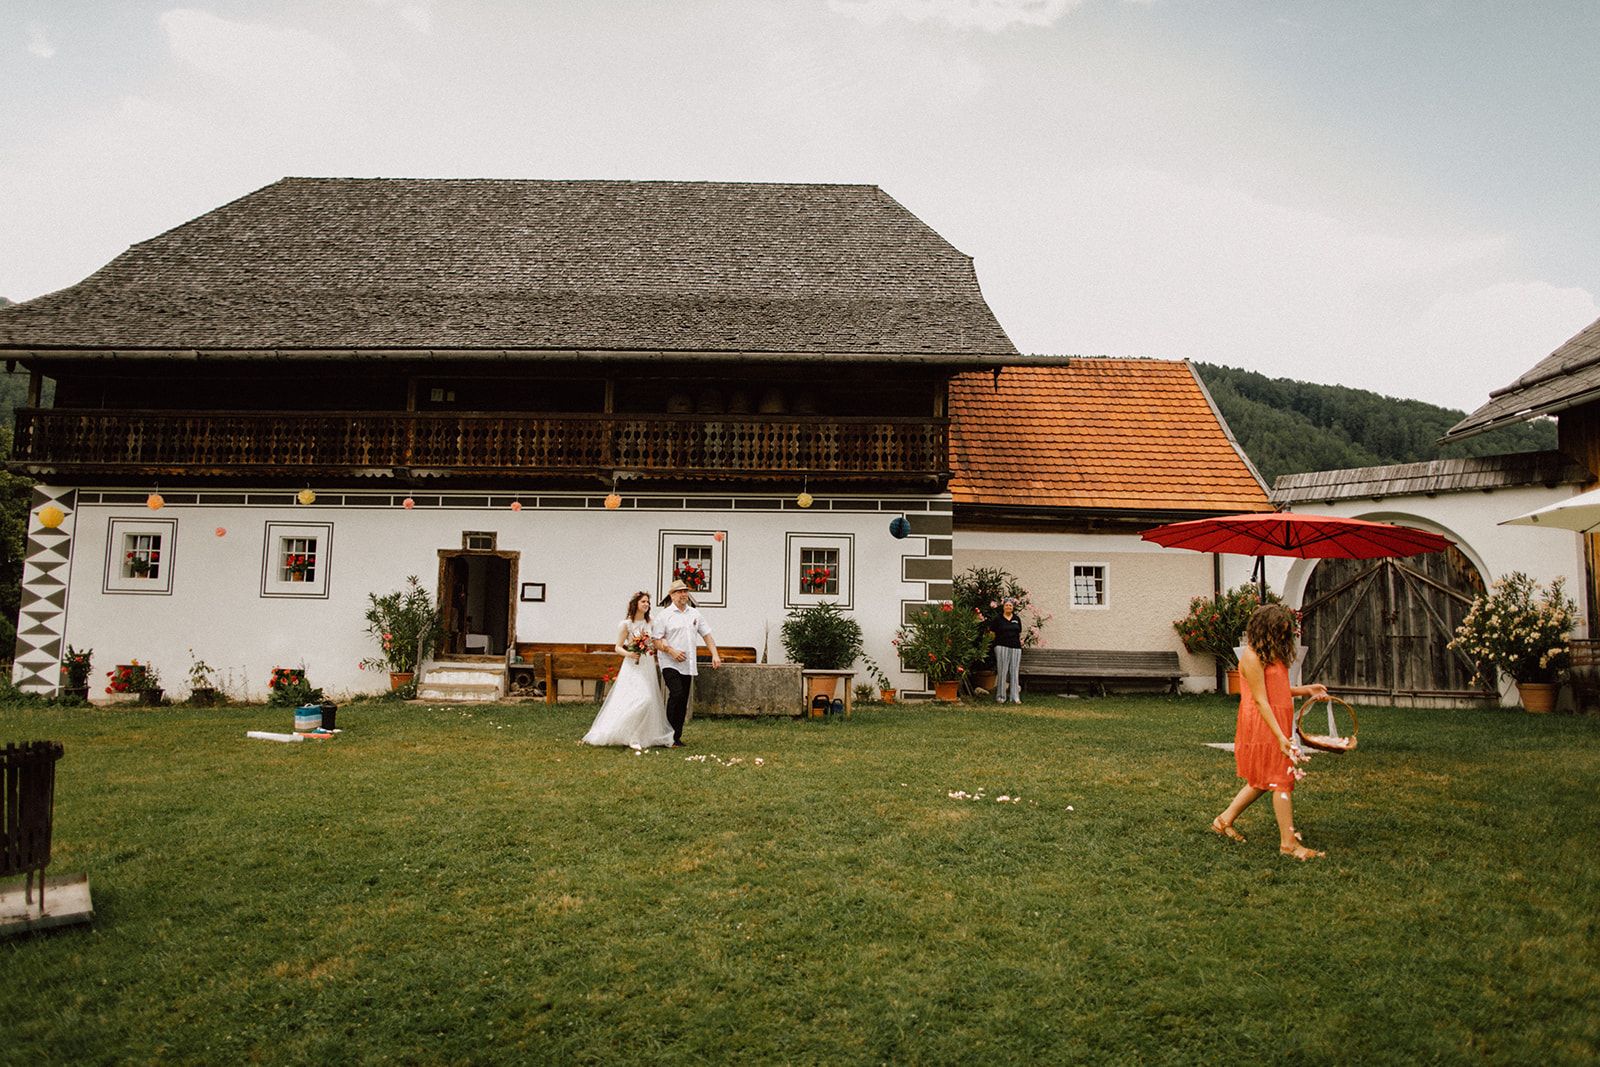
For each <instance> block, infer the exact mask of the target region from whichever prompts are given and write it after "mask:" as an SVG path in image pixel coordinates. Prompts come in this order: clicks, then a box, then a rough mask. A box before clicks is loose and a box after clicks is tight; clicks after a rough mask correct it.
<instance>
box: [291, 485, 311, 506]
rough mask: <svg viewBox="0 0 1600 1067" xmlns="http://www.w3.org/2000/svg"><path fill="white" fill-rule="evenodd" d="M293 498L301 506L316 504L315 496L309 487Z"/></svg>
mask: <svg viewBox="0 0 1600 1067" xmlns="http://www.w3.org/2000/svg"><path fill="white" fill-rule="evenodd" d="M294 498H295V499H296V500H298V501H300V503H302V504H315V503H316V502H317V494H316V493H313V492H312V491H311V487H310V486H306V488H304V489H302V490H300V491H299V492H298V493H296V494H295V497H294Z"/></svg>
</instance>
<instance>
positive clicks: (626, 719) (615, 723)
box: [583, 593, 672, 748]
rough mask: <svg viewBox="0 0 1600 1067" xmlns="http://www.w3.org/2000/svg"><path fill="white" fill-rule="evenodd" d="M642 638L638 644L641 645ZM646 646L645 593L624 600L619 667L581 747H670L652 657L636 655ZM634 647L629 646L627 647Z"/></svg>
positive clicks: (664, 707)
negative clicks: (620, 662) (625, 617)
mask: <svg viewBox="0 0 1600 1067" xmlns="http://www.w3.org/2000/svg"><path fill="white" fill-rule="evenodd" d="M641 637H642V641H641ZM641 643H643V644H644V645H645V646H646V647H653V646H651V644H650V594H649V593H635V594H634V595H633V599H632V600H630V601H628V617H627V619H626V620H625V621H624V622H623V623H622V625H621V626H620V627H618V629H617V644H616V649H617V651H618V652H620V653H622V666H621V667H620V668H618V670H617V679H616V681H615V683H613V684H612V686H611V692H610V693H608V694H607V695H606V702H605V704H603V705H602V706H601V708H600V714H598V715H596V716H595V717H594V725H592V726H590V727H589V732H588V733H586V734H584V735H583V743H584V744H586V745H627V746H629V747H630V748H652V747H655V746H658V745H659V746H662V747H670V746H671V745H672V724H671V723H670V722H668V721H667V705H666V702H665V701H664V700H663V699H662V696H661V679H660V677H659V676H658V675H657V673H656V659H655V656H653V655H650V654H648V653H646V654H644V655H641V654H640V652H639V651H638V648H639V646H640V645H641ZM630 645H632V646H634V647H632V648H630V647H628V646H630Z"/></svg>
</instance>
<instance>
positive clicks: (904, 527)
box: [889, 515, 911, 541]
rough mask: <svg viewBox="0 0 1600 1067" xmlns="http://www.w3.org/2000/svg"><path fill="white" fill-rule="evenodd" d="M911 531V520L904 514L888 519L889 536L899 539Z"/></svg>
mask: <svg viewBox="0 0 1600 1067" xmlns="http://www.w3.org/2000/svg"><path fill="white" fill-rule="evenodd" d="M910 533H911V522H910V520H908V519H907V518H906V517H905V516H904V515H896V516H895V517H894V518H892V519H890V520H889V536H890V537H893V538H894V539H895V540H896V541H899V540H901V539H903V538H905V537H907V536H909V535H910Z"/></svg>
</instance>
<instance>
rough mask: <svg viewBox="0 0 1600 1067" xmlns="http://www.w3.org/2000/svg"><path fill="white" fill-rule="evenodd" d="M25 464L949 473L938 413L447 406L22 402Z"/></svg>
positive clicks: (339, 470)
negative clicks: (257, 408)
mask: <svg viewBox="0 0 1600 1067" xmlns="http://www.w3.org/2000/svg"><path fill="white" fill-rule="evenodd" d="M12 462H13V466H15V467H17V468H19V469H22V470H25V471H27V472H29V473H32V474H35V475H43V474H97V475H113V476H114V475H139V476H150V475H166V476H183V475H191V474H192V475H206V476H227V475H234V476H256V477H261V476H267V477H272V476H293V477H299V476H302V475H312V474H315V475H319V476H322V477H338V476H341V475H372V474H387V473H389V472H391V471H393V470H394V469H395V468H405V469H407V470H410V471H415V472H427V473H430V474H438V475H520V476H527V475H535V476H555V475H560V476H585V475H598V476H600V477H602V478H609V477H610V476H611V473H612V472H613V471H630V472H636V473H639V474H643V475H649V476H657V477H661V478H664V479H665V478H697V479H703V478H707V477H711V478H719V479H730V480H733V479H739V480H760V479H764V478H784V479H790V480H792V479H793V478H794V477H795V476H797V475H811V476H816V477H818V478H820V479H827V478H836V479H873V480H881V479H901V478H923V477H930V476H932V477H937V476H940V475H943V474H945V473H946V472H947V470H948V467H949V458H948V451H947V444H946V423H945V420H944V419H937V418H837V417H827V416H794V415H780V416H772V415H603V414H574V415H565V414H564V415H544V414H539V415H519V414H493V415H487V414H462V413H454V412H451V413H437V412H427V413H422V412H354V411H352V412H271V413H260V412H220V411H212V412H174V411H114V410H99V409H73V408H22V409H18V411H17V432H16V442H15V447H14V449H13V454H12Z"/></svg>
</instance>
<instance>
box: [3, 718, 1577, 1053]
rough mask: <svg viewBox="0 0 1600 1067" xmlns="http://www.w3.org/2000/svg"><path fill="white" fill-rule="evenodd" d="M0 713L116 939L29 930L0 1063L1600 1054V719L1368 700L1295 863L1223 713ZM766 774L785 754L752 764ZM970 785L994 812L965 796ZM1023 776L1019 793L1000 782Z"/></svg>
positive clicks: (1309, 791) (1313, 776)
mask: <svg viewBox="0 0 1600 1067" xmlns="http://www.w3.org/2000/svg"><path fill="white" fill-rule="evenodd" d="M594 711H595V709H594V707H593V706H592V705H563V706H560V707H557V708H554V709H550V708H546V707H545V706H544V705H526V706H506V707H476V708H468V709H463V708H459V707H427V706H405V705H395V704H386V703H376V704H367V705H352V706H348V707H345V708H341V709H340V712H339V722H340V725H341V726H344V727H346V728H347V731H346V732H345V733H344V734H342V735H341V736H340V737H338V738H337V739H336V740H333V741H327V742H306V743H303V744H298V745H280V744H273V743H270V742H265V741H254V740H247V739H246V738H245V737H244V732H245V730H247V729H271V730H281V729H287V728H288V727H289V725H290V723H289V718H290V712H289V711H287V710H284V709H263V708H259V707H258V708H233V709H226V710H218V711H203V710H189V709H151V710H143V711H141V710H132V709H127V710H116V711H109V710H108V711H69V710H62V709H46V708H38V709H34V708H5V709H0V740H23V739H32V738H52V739H58V740H61V741H63V742H65V744H66V753H67V754H66V758H65V759H64V760H63V761H62V762H61V763H60V764H59V765H58V769H59V778H58V782H57V796H56V826H55V841H56V847H55V863H54V864H53V865H52V868H51V869H52V871H53V872H54V873H55V874H58V875H60V874H68V873H76V872H87V873H88V874H89V876H90V881H91V885H92V888H93V893H94V902H95V909H96V919H95V922H94V924H93V925H92V926H90V927H79V928H76V929H71V930H65V931H58V932H55V933H52V934H48V935H44V936H38V937H33V938H27V939H19V940H13V941H10V942H3V943H0V1062H4V1063H8V1064H9V1063H29V1064H37V1063H61V1062H74V1063H77V1062H89V1063H93V1062H112V1061H117V1062H162V1063H169V1062H196V1063H235V1062H243V1061H265V1062H365V1061H371V1062H384V1061H403V1062H424V1063H434V1062H446V1063H455V1062H461V1063H465V1062H507V1063H517V1062H548V1063H593V1062H629V1061H651V1062H689V1063H699V1062H712V1063H720V1062H739V1061H779V1062H786V1063H812V1062H827V1063H841V1062H842V1063H879V1062H891V1063H1021V1062H1032V1061H1043V1062H1051V1063H1062V1062H1144V1063H1193V1062H1265V1061H1268V1060H1271V1059H1285V1058H1286V1059H1288V1060H1291V1061H1296V1062H1334V1061H1338V1062H1387V1063H1412V1062H1462V1061H1477V1062H1490V1063H1533V1062H1540V1063H1550V1062H1554V1063H1579V1062H1586V1061H1587V1062H1592V1061H1593V1060H1594V1058H1595V1057H1596V1056H1597V1055H1600V1011H1597V1010H1596V1009H1597V997H1600V929H1597V912H1600V852H1597V841H1596V833H1595V831H1596V828H1597V827H1600V788H1597V787H1600V718H1594V717H1571V716H1541V717H1534V716H1529V715H1525V714H1523V713H1521V712H1516V711H1471V712H1463V711H1409V710H1407V711H1395V710H1387V709H1367V710H1366V711H1364V712H1363V717H1362V730H1361V741H1362V747H1361V749H1360V750H1359V751H1357V752H1356V753H1354V754H1351V755H1349V756H1343V757H1340V756H1320V757H1318V758H1317V759H1316V760H1315V761H1314V762H1313V763H1312V764H1311V768H1310V773H1309V775H1308V776H1307V778H1306V780H1305V782H1304V783H1303V784H1302V786H1301V788H1300V791H1298V792H1297V793H1296V798H1297V800H1296V808H1297V812H1296V814H1297V822H1298V824H1299V825H1300V827H1301V829H1302V830H1303V831H1304V832H1305V834H1306V837H1307V840H1308V841H1309V842H1310V843H1311V844H1313V845H1315V846H1316V847H1318V848H1324V849H1327V850H1328V853H1329V855H1328V858H1327V859H1326V860H1322V861H1318V862H1312V863H1306V864H1296V863H1294V862H1293V861H1291V860H1288V859H1286V858H1283V857H1280V856H1279V855H1278V851H1277V845H1276V836H1275V832H1274V830H1273V828H1272V815H1271V810H1270V808H1269V806H1268V804H1267V802H1266V801H1262V802H1261V803H1259V804H1257V805H1256V807H1255V808H1253V809H1252V810H1251V811H1250V812H1249V813H1248V814H1247V815H1246V816H1245V817H1244V818H1243V819H1242V820H1241V821H1240V828H1241V829H1242V830H1244V831H1245V832H1246V833H1247V834H1249V835H1250V838H1251V840H1250V843H1249V844H1248V845H1245V846H1243V847H1240V846H1237V845H1232V844H1229V843H1228V842H1226V841H1223V840H1221V839H1219V838H1217V837H1215V836H1214V835H1212V834H1211V833H1210V832H1209V831H1208V830H1207V823H1208V821H1209V820H1210V819H1211V817H1212V816H1213V815H1215V814H1216V813H1217V812H1218V811H1220V810H1221V809H1222V807H1223V806H1224V804H1225V803H1226V802H1227V799H1228V798H1229V797H1230V796H1231V795H1232V793H1233V791H1234V789H1235V788H1236V785H1237V783H1236V781H1235V779H1234V777H1233V763H1232V757H1231V756H1230V755H1228V754H1226V753H1223V752H1219V751H1217V750H1215V749H1209V748H1205V747H1203V744H1202V742H1205V741H1216V740H1230V739H1231V734H1232V725H1233V711H1232V706H1231V705H1229V704H1228V703H1227V702H1226V701H1224V700H1223V699H1222V698H1218V697H1183V698H1161V697H1149V698H1109V699H1103V700H1039V701H1036V702H1034V703H1031V704H1029V705H1026V706H1024V707H1022V708H1020V709H1014V710H1009V711H1004V710H993V709H992V706H983V705H978V706H969V707H964V708H961V709H956V710H947V709H939V708H933V707H922V708H898V709H896V708H879V709H872V710H868V709H862V710H859V711H858V713H857V714H856V716H855V717H854V718H853V719H852V720H851V721H849V722H848V723H844V722H838V723H833V722H830V723H817V722H799V721H796V722H781V723H773V722H734V721H706V720H700V721H695V722H692V723H691V724H690V726H689V730H688V732H687V739H688V740H689V741H690V742H691V747H689V748H687V749H681V750H677V751H666V752H654V753H650V754H647V755H643V756H638V755H634V754H633V753H631V752H626V751H622V750H616V749H605V750H594V749H588V748H584V747H582V746H579V745H578V744H576V740H575V739H576V738H578V737H579V736H581V735H582V733H583V732H584V730H585V729H586V728H587V725H588V722H589V719H590V718H591V717H592V716H593V714H594ZM758 761H759V762H758ZM952 791H964V792H966V793H968V794H976V793H979V792H980V791H981V793H982V794H983V799H982V800H967V799H960V798H952V797H951V796H950V795H949V794H950V793H951V792H952ZM1002 795H1006V796H1009V797H1020V798H1021V800H1020V802H1010V801H1008V802H1000V801H999V800H998V798H999V797H1000V796H1002Z"/></svg>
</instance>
